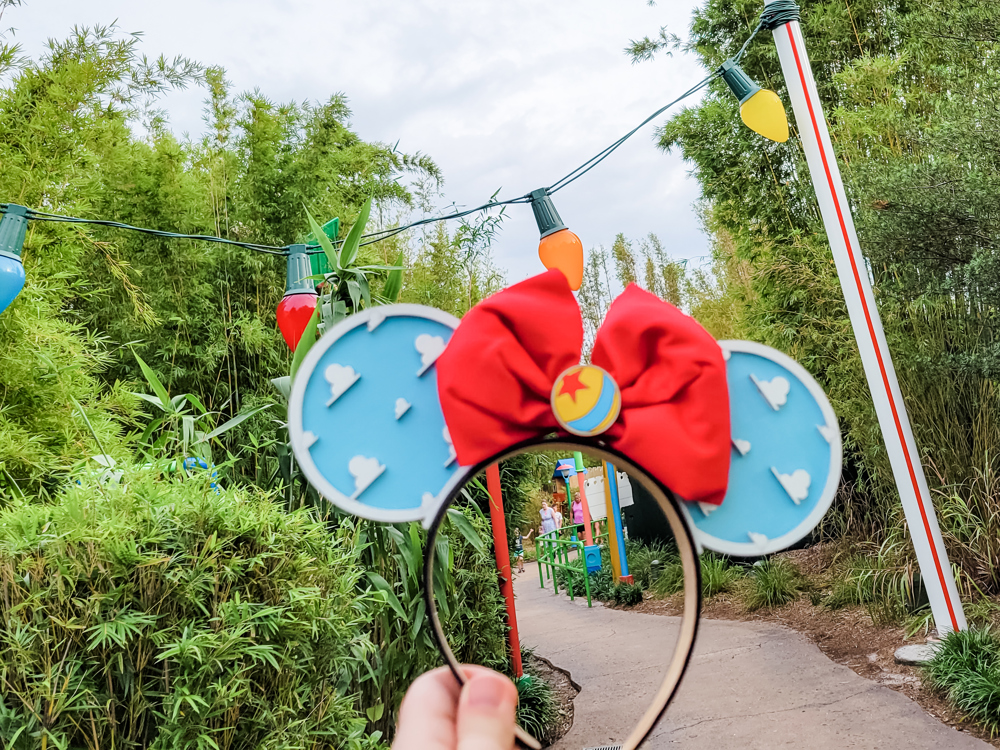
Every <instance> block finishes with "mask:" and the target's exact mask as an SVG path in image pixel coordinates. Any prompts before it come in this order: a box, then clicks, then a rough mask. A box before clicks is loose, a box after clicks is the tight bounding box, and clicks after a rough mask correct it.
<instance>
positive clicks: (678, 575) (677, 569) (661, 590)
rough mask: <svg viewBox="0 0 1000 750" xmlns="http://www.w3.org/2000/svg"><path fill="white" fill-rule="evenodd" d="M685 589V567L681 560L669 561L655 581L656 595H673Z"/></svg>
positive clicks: (653, 589)
mask: <svg viewBox="0 0 1000 750" xmlns="http://www.w3.org/2000/svg"><path fill="white" fill-rule="evenodd" d="M683 589H684V567H683V566H682V565H681V563H680V561H679V560H678V561H675V562H671V563H667V564H666V565H664V566H663V569H662V570H661V571H660V575H659V577H657V579H656V580H655V581H653V586H652V591H653V595H654V596H660V597H663V596H671V595H673V594H676V593H677V592H679V591H682V590H683Z"/></svg>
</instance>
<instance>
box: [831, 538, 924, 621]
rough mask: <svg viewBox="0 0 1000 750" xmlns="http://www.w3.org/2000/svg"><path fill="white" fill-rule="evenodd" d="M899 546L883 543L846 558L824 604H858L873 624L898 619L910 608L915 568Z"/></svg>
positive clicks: (839, 605) (915, 578)
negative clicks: (874, 548)
mask: <svg viewBox="0 0 1000 750" xmlns="http://www.w3.org/2000/svg"><path fill="white" fill-rule="evenodd" d="M901 546H902V545H901V544H900V545H898V546H897V545H892V544H883V545H882V548H881V549H880V550H879V551H878V552H877V553H874V554H867V555H855V556H853V557H851V558H850V559H849V560H847V562H846V564H845V565H844V566H843V571H842V572H841V573H840V575H838V576H837V578H836V579H835V580H834V583H833V586H832V588H831V591H830V595H829V596H828V597H826V598H825V599H824V600H823V604H824V606H827V607H830V608H831V609H837V608H839V607H843V606H846V605H850V604H860V605H863V606H864V607H865V608H866V609H867V610H868V614H869V615H870V616H871V618H872V622H874V623H875V624H876V625H892V624H896V623H898V622H900V621H901V620H902V619H903V618H904V617H905V615H906V613H907V611H912V610H913V609H914V607H913V604H914V603H915V599H916V596H915V594H916V588H917V586H916V582H917V574H916V568H915V566H914V565H913V564H912V563H910V562H908V561H907V560H906V557H905V550H903V549H900V547H901Z"/></svg>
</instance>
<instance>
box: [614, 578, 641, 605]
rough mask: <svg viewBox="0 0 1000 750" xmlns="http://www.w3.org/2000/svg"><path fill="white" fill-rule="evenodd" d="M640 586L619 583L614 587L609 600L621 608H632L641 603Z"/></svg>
mask: <svg viewBox="0 0 1000 750" xmlns="http://www.w3.org/2000/svg"><path fill="white" fill-rule="evenodd" d="M642 591H643V589H642V586H640V585H639V584H638V583H619V584H617V585H616V586H615V589H614V592H613V593H612V595H611V599H612V601H613V602H614V603H615V604H618V605H620V606H623V607H634V606H635V605H636V604H639V603H640V602H641V601H642Z"/></svg>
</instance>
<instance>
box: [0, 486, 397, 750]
mask: <svg viewBox="0 0 1000 750" xmlns="http://www.w3.org/2000/svg"><path fill="white" fill-rule="evenodd" d="M58 500H59V502H58V504H55V505H41V504H37V503H36V504H28V503H26V502H15V503H13V504H12V505H11V506H10V507H8V508H6V509H5V510H3V511H2V512H0V586H2V588H3V591H4V594H5V595H4V597H3V598H2V599H0V617H2V621H3V623H4V627H3V629H2V630H0V648H2V649H3V653H4V659H3V678H4V690H3V691H2V693H0V736H3V737H4V747H5V748H14V749H18V748H25V749H27V748H36V747H39V746H41V747H44V746H46V745H47V744H48V745H51V746H52V747H58V748H69V747H79V748H83V747H88V748H105V747H116V748H123V749H125V748H148V747H154V746H155V747H189V748H218V749H219V750H226V749H227V748H234V749H235V748H247V747H255V748H279V747H281V748H284V747H289V746H296V747H299V746H303V745H305V746H309V747H315V748H342V747H345V746H357V745H359V744H360V743H362V742H367V743H371V742H372V740H371V739H368V740H362V738H361V735H362V733H363V732H364V730H365V725H366V722H365V720H364V719H363V718H361V717H359V715H358V712H357V710H356V708H355V706H354V701H353V700H352V699H351V698H350V697H349V696H350V695H351V693H352V692H354V690H353V688H352V686H353V685H355V684H357V681H358V676H359V674H360V673H362V672H363V670H364V662H365V661H366V660H367V659H368V657H369V653H370V651H371V645H370V643H369V641H368V639H367V638H366V637H365V636H364V635H363V634H362V628H361V625H362V623H363V622H364V620H365V619H366V614H365V611H364V609H365V605H366V600H365V598H364V597H363V596H360V597H359V595H358V593H357V585H358V578H359V575H360V568H359V566H358V565H357V551H356V547H357V542H358V537H357V530H356V528H355V527H354V526H353V525H352V524H349V523H345V524H342V525H341V526H340V528H338V529H337V530H336V531H334V532H333V533H332V534H331V532H330V531H329V530H328V529H327V528H326V527H325V526H324V525H323V524H321V523H318V522H316V521H314V520H312V519H311V518H310V516H308V515H307V514H305V513H301V512H299V513H290V514H286V513H284V512H282V511H281V510H280V509H279V508H278V507H277V506H276V505H274V504H273V503H272V502H271V500H270V498H268V497H265V496H260V495H253V494H246V493H240V492H235V491H231V490H223V491H222V492H221V493H220V494H216V493H215V492H214V491H213V490H211V489H210V487H209V479H208V478H207V477H206V478H204V479H203V480H202V481H199V480H198V479H196V478H194V479H192V478H189V479H188V480H186V481H183V482H181V481H175V482H173V483H170V482H165V481H163V480H162V479H160V478H159V472H158V471H157V470H156V469H155V468H149V469H132V470H130V471H128V472H127V474H126V483H124V484H121V485H115V484H109V485H107V486H104V487H99V486H97V484H96V481H95V480H93V479H92V478H89V477H82V478H81V484H79V485H77V484H70V485H69V486H67V487H66V488H65V490H64V491H63V493H62V494H61V496H60V497H59V498H58ZM374 741H375V742H377V741H378V738H377V737H375V738H374Z"/></svg>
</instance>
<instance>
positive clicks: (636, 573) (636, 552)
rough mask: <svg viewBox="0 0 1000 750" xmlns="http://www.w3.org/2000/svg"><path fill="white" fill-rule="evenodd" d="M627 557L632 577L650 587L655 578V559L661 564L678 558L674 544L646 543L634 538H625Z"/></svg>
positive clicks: (640, 583) (638, 582)
mask: <svg viewBox="0 0 1000 750" xmlns="http://www.w3.org/2000/svg"><path fill="white" fill-rule="evenodd" d="M625 557H626V559H627V560H628V572H629V573H630V574H631V576H632V579H633V580H634V581H635V582H636V583H637V584H639V585H640V586H642V588H643V589H647V588H649V586H650V585H651V584H652V579H653V565H652V563H653V561H654V560H659V561H660V564H661V565H663V564H666V563H667V562H668V561H670V560H671V559H675V558H677V548H676V546H674V545H673V544H662V543H659V542H657V543H655V544H646V543H643V542H638V541H636V540H634V539H626V540H625Z"/></svg>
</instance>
